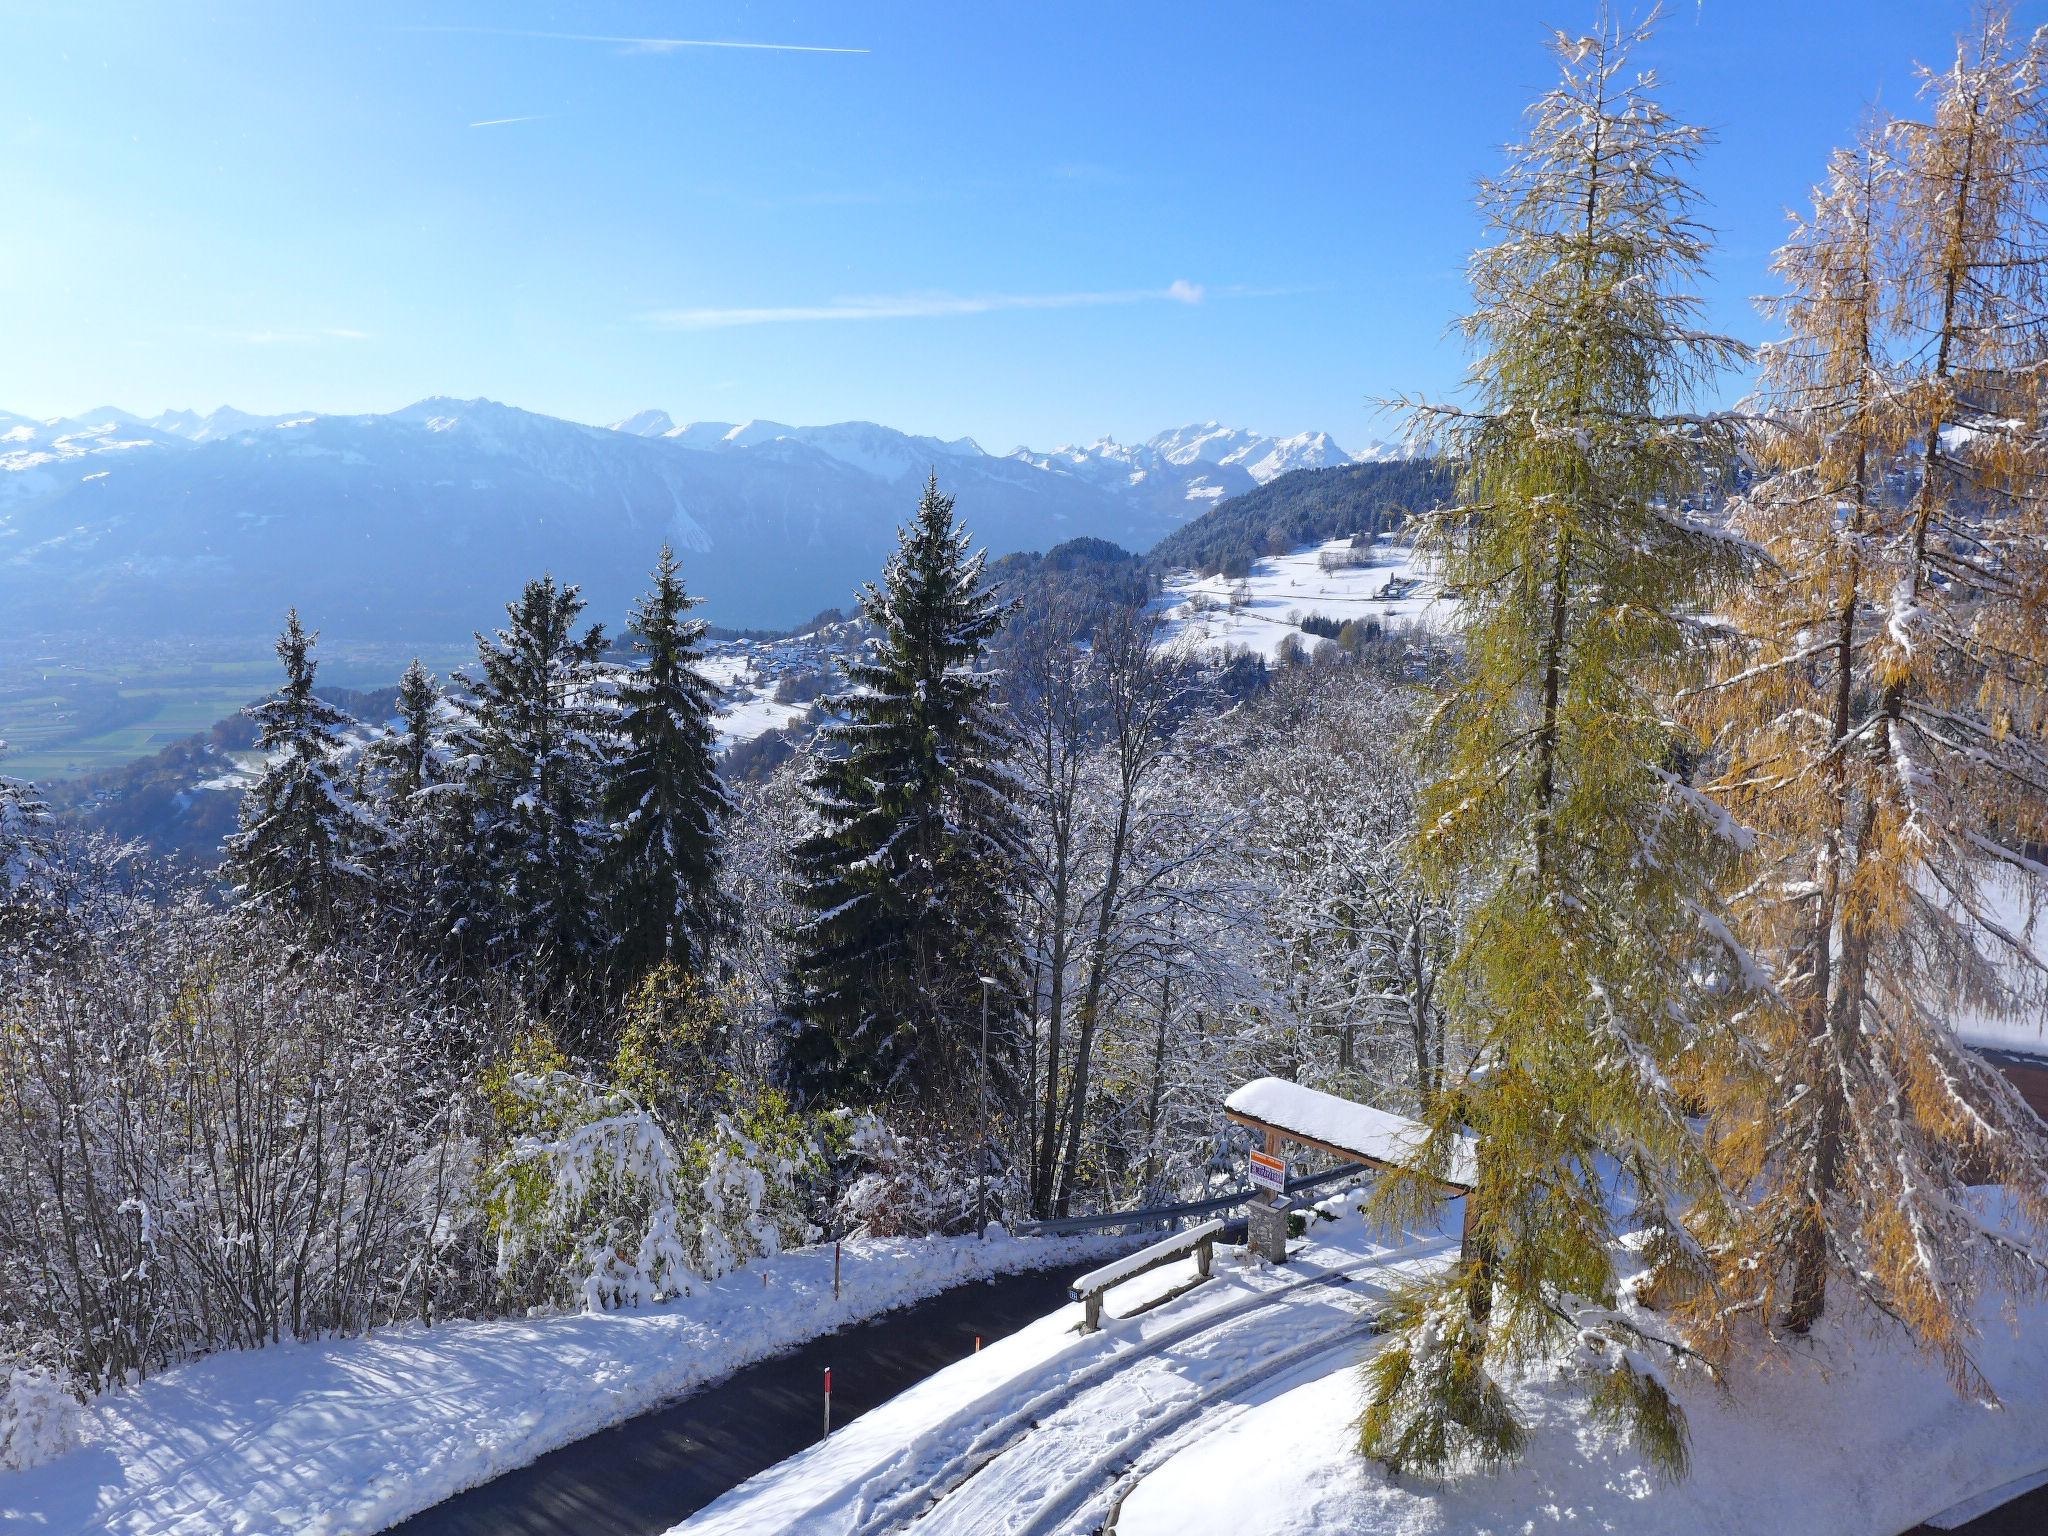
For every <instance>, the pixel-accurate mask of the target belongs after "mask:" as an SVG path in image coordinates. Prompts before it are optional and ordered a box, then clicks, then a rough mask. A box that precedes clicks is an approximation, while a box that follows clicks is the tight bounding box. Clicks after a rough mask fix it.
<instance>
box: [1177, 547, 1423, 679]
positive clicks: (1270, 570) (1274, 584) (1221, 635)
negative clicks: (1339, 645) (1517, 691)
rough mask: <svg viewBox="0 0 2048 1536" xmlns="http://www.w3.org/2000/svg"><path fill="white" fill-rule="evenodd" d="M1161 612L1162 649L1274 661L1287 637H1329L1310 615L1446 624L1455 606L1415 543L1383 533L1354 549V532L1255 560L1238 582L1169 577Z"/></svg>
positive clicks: (1306, 644)
mask: <svg viewBox="0 0 2048 1536" xmlns="http://www.w3.org/2000/svg"><path fill="white" fill-rule="evenodd" d="M1159 617H1160V629H1159V640H1158V644H1159V646H1160V648H1161V649H1169V648H1171V649H1176V650H1182V651H1190V652H1204V653H1207V654H1211V655H1215V654H1220V653H1222V652H1226V651H1252V652H1255V653H1256V654H1258V655H1260V656H1262V657H1264V658H1265V659H1266V660H1267V661H1269V662H1270V661H1272V660H1273V658H1274V657H1276V656H1277V655H1278V654H1279V652H1280V648H1281V646H1283V645H1284V644H1286V643H1287V641H1288V640H1289V639H1290V638H1291V639H1292V640H1293V641H1294V642H1295V643H1296V644H1298V645H1300V646H1301V647H1302V648H1303V649H1304V650H1306V651H1309V652H1313V651H1314V650H1315V648H1316V647H1317V646H1318V645H1320V644H1323V643H1324V639H1325V637H1322V636H1318V635H1314V634H1310V633H1309V632H1308V631H1306V630H1304V629H1303V628H1302V627H1301V626H1302V621H1303V620H1305V619H1313V618H1317V617H1321V618H1326V619H1334V620H1335V621H1336V622H1337V623H1338V624H1343V623H1346V622H1347V621H1349V620H1353V619H1356V620H1358V621H1359V622H1361V623H1372V622H1377V623H1380V624H1382V625H1400V624H1421V625H1434V626H1441V625H1443V624H1445V623H1447V622H1448V621H1449V619H1450V613H1449V611H1448V610H1447V609H1446V608H1445V607H1444V604H1443V600H1442V599H1441V598H1440V597H1439V596H1438V595H1437V593H1436V589H1435V587H1434V586H1433V585H1432V583H1431V581H1430V576H1429V572H1428V570H1427V569H1426V567H1424V566H1423V565H1421V564H1420V563H1419V562H1418V561H1417V559H1416V555H1415V551H1414V550H1413V548H1411V547H1410V546H1408V545H1406V544H1400V543H1396V542H1394V541H1393V540H1390V539H1381V540H1379V541H1377V542H1376V543H1374V544H1372V545H1371V546H1370V547H1368V548H1364V549H1354V548H1353V547H1352V543H1351V541H1350V540H1349V539H1332V540H1331V541H1330V542H1329V543H1327V544H1320V545H1311V546H1310V547H1308V548H1306V549H1298V550H1296V551H1294V552H1293V553H1292V554H1287V555H1274V556H1269V557H1268V558H1266V559H1263V560H1259V561H1256V562H1254V564H1253V565H1252V568H1251V574H1250V575H1248V576H1246V577H1244V578H1242V579H1240V580H1236V581H1233V580H1231V579H1230V578H1229V577H1226V576H1197V575H1195V574H1194V573H1193V572H1183V573H1182V574H1180V575H1178V576H1174V577H1170V578H1168V580H1167V582H1166V584H1165V587H1164V589H1163V590H1162V591H1161V593H1160V596H1159Z"/></svg>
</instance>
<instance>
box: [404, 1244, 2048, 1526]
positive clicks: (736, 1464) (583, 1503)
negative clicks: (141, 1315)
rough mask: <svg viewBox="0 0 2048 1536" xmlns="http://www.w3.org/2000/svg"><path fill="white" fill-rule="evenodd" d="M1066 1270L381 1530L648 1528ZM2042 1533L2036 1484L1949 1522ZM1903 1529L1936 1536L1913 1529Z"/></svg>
mask: <svg viewBox="0 0 2048 1536" xmlns="http://www.w3.org/2000/svg"><path fill="white" fill-rule="evenodd" d="M1072 1278H1073V1269H1072V1266H1065V1267H1061V1268H1056V1269H1049V1270H1037V1271H1033V1272H1030V1273H1027V1274H1021V1275H1010V1276H1006V1277H1004V1278H1002V1279H998V1280H985V1281H978V1282H975V1283H972V1284H969V1285H964V1286H959V1287H956V1288H955V1289H953V1290H950V1291H946V1292H944V1293H943V1294H941V1295H938V1296H934V1297H932V1298H930V1299H929V1300H926V1301H921V1302H917V1303H915V1304H913V1305H911V1306H908V1307H904V1308H901V1309H900V1310H898V1311H895V1312H889V1313H884V1314H883V1315H882V1316H880V1317H877V1318H873V1319H870V1320H869V1321H868V1322H865V1323H858V1324H855V1325H854V1326H853V1327H851V1328H847V1329H844V1330H842V1331H841V1332H839V1333H835V1334H828V1335H827V1336H826V1337H824V1338H822V1339H815V1340H813V1341H812V1342H811V1343H809V1344H806V1345H804V1346H802V1347H801V1348H799V1349H797V1350H795V1351H793V1352H791V1353H789V1354H786V1355H778V1356H776V1357H775V1358H773V1359H770V1360H763V1361H761V1362H759V1363H758V1364H755V1365H751V1366H747V1367H746V1368H744V1369H742V1370H740V1371H738V1372H736V1373H735V1374H734V1375H732V1376H730V1377H728V1378H726V1379H725V1380H724V1381H722V1382H719V1383H717V1384H716V1385H714V1386H710V1387H706V1388H705V1389H704V1390H702V1391H701V1392H697V1393H694V1394H692V1395H691V1396H689V1397H685V1398H681V1399H679V1400H678V1401H676V1402H674V1403H671V1404H670V1405H668V1406H667V1407H664V1408H656V1409H653V1410H651V1411H649V1412H647V1413H644V1414H642V1415H640V1416H639V1417H638V1418H635V1419H630V1420H628V1421H627V1422H626V1423H624V1424H621V1425H618V1426H616V1427H615V1428H612V1429H608V1430H604V1431H602V1432H600V1433H598V1434H595V1435H592V1436H590V1437H589V1438H588V1439H584V1440H579V1441H577V1442H576V1443H575V1444H573V1445H566V1446H563V1447H562V1448H561V1449H560V1450H558V1451H551V1452H549V1453H548V1454H547V1455H545V1456H543V1457H541V1459H540V1460H538V1461H536V1462H534V1463H533V1464H532V1465H531V1466H527V1467H522V1468H521V1469H520V1470H518V1471H516V1472H508V1473H506V1474H505V1475H504V1476H502V1477H499V1478H496V1479H494V1480H493V1481H491V1482H488V1483H485V1484H483V1485H482V1486H481V1487H477V1488H472V1489H470V1490H469V1491H468V1492H467V1493H460V1494H457V1495H456V1496H455V1497H454V1498H452V1499H449V1500H447V1501H446V1502H445V1503H442V1504H437V1505H435V1506H434V1507H433V1508H432V1509H429V1510H425V1511H423V1512H422V1513H420V1514H418V1515H415V1516H414V1517H413V1518H412V1519H410V1520H408V1521H406V1522H405V1523H404V1524H402V1525H397V1526H393V1527H392V1528H391V1533H392V1536H655V1533H657V1532H660V1531H665V1530H667V1529H668V1528H669V1527H670V1526H672V1525H674V1524H676V1523H677V1522H678V1521H680V1520H682V1519H684V1518H685V1517H687V1516H689V1515H691V1514H693V1513H695V1512H696V1511H697V1510H699V1509H702V1508H703V1507H704V1506H705V1505H706V1504H709V1503H710V1502H711V1501H712V1500H713V1499H715V1498H717V1497H718V1496H719V1495H720V1494H721V1493H724V1492H725V1491H726V1490H727V1489H728V1488H732V1487H736V1486H737V1485H738V1484H740V1483H743V1482H745V1481H746V1480H747V1479H748V1478H750V1477H752V1476H753V1475H754V1474H755V1473H756V1472H759V1471H762V1470H763V1469H765V1468H767V1467H770V1466H773V1465H774V1464H775V1463H776V1462H778V1461H781V1460H782V1459H783V1458H784V1457H786V1456H791V1455H794V1454H795V1453H796V1452H798V1451H800V1450H802V1449H803V1448H804V1447H805V1446H807V1445H810V1444H811V1443H812V1442H814V1441H815V1440H816V1439H817V1438H818V1432H819V1430H820V1429H821V1428H822V1425H821V1423H820V1410H821V1406H822V1405H821V1403H820V1392H821V1389H822V1386H823V1377H824V1371H825V1368H826V1367H827V1366H830V1367H832V1376H833V1381H832V1386H833V1392H832V1422H833V1423H834V1424H835V1425H839V1424H845V1423H847V1422H849V1421H851V1420H852V1419H854V1418H857V1417H859V1416H860V1415H861V1414H863V1413H866V1412H867V1411H868V1410H869V1409H870V1408H874V1407H877V1406H879V1405H880V1404H882V1403H884V1402H886V1401H888V1399H890V1398H891V1397H894V1396H895V1395H896V1394H897V1393H898V1392H901V1391H903V1390H904V1389H905V1388H906V1387H910V1386H914V1385H915V1384H916V1383H917V1382H919V1381H922V1380H923V1379H924V1378H925V1377H927V1376H929V1375H930V1374H931V1373H932V1372H934V1371H936V1370H938V1369H939V1368H940V1367H942V1366H945V1365H949V1364H951V1363H952V1362H953V1361H955V1360H958V1359H960V1358H961V1357H962V1356H963V1355H966V1354H969V1353H971V1352H972V1351H973V1349H974V1340H975V1336H976V1335H977V1334H978V1335H980V1336H981V1337H982V1338H983V1339H984V1340H988V1339H998V1338H1001V1337H1003V1336H1004V1335H1006V1334H1009V1333H1014V1332H1015V1331H1016V1330H1017V1329H1019V1328H1021V1327H1023V1326H1024V1325H1025V1324H1026V1323H1029V1322H1032V1321H1033V1320H1035V1319H1037V1318H1039V1317H1042V1316H1044V1315H1045V1314H1046V1313H1047V1312H1050V1311H1051V1310H1053V1309H1054V1308H1055V1307H1057V1306H1059V1305H1060V1304H1061V1303H1062V1302H1064V1301H1065V1300H1066V1299H1067V1283H1068V1282H1069V1281H1070V1280H1071V1279H1072ZM1959 1530H1960V1532H1962V1533H1963V1536H2048V1488H2041V1489H2037V1490H2035V1491H2034V1492H2033V1493H2030V1494H2026V1495H2024V1496H2023V1497H2021V1498H2019V1499H2016V1500H2014V1501H2013V1502H2012V1503H2010V1504H2008V1505H2006V1506H2004V1507H2003V1508H2001V1509H1995V1510H1992V1511H1991V1512H1990V1513H1988V1514H1985V1515H1982V1516H1980V1517H1979V1518H1978V1519H1976V1520H1973V1521H1971V1522H1970V1523H1969V1524H1968V1525H1966V1526H1962V1527H1959ZM1908 1536H1939V1533H1937V1532H1936V1531H1935V1530H1934V1528H1933V1527H1932V1526H1919V1527H1916V1528H1915V1530H1914V1531H1913V1532H1910V1533H1908Z"/></svg>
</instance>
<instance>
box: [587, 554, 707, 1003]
mask: <svg viewBox="0 0 2048 1536" xmlns="http://www.w3.org/2000/svg"><path fill="white" fill-rule="evenodd" d="M696 602H697V600H696V599H695V598H692V597H690V596H689V595H688V594H687V593H686V592H685V591H684V590H683V581H682V577H681V575H680V574H679V571H678V567H677V565H676V558H675V554H674V552H673V551H672V550H670V549H669V548H668V546H666V545H664V546H663V547H662V551H661V560H660V563H659V564H658V565H657V566H656V567H655V571H654V585H653V587H652V588H651V589H650V590H649V591H648V592H647V594H646V595H645V596H644V597H642V598H641V600H640V604H639V606H638V607H637V608H636V609H635V610H634V611H633V618H632V624H631V633H632V635H633V640H634V645H635V648H636V649H638V650H639V652H640V653H641V654H642V655H643V656H644V657H645V658H646V663H645V665H643V666H640V667H636V668H634V669H632V670H631V671H629V672H628V673H627V674H626V675H625V677H624V678H623V679H621V681H620V683H619V689H618V694H619V707H620V715H619V720H618V732H619V735H620V737H621V738H622V746H621V748H620V752H619V756H618V760H617V761H616V762H615V763H614V764H613V766H612V768H611V773H610V779H609V782H608V784H607V787H606V791H605V803H606V808H607V810H608V812H609V814H610V817H611V823H612V827H611V836H612V846H611V855H610V860H609V875H610V885H611V889H610V891H609V894H608V899H609V901H610V904H611V909H612V912H613V919H612V929H613V933H614V943H615V944H616V946H617V952H616V963H617V964H619V965H620V966H621V967H623V968H624V970H625V971H626V973H627V974H628V976H635V975H639V974H641V973H643V972H645V971H647V970H648V969H650V968H651V967H653V966H656V965H660V964H663V963H664V962H666V963H671V964H676V965H680V966H682V967H684V968H685V969H688V970H695V969H697V968H699V967H701V966H702V964H703V963H704V961H705V958H706V956H707V952H708V945H709V942H710V939H711V937H712V934H713V932H714V930H715V929H716V928H717V927H718V925H719V924H720V922H721V921H722V920H723V917H724V914H723V910H722V905H721V902H720V897H719V889H718V865H719V858H720V835H721V827H722V824H723V822H724V819H725V817H726V814H727V813H728V811H729V809H730V805H729V803H728V801H727V798H726V793H725V788H724V786H723V785H722V784H721V783H720V782H719V777H718V763H717V759H716V756H715V753H716V746H717V737H716V734H715V733H714V731H713V729H712V724H711V716H712V712H713V689H712V685H711V683H710V681H709V680H708V679H707V678H706V677H705V676H704V674H703V673H702V672H701V671H699V670H698V658H699V655H700V646H701V644H702V641H703V638H704V624H703V621H702V620H700V619H692V618H688V617H686V615H687V614H688V613H689V611H690V609H691V608H693V607H695V606H696Z"/></svg>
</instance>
